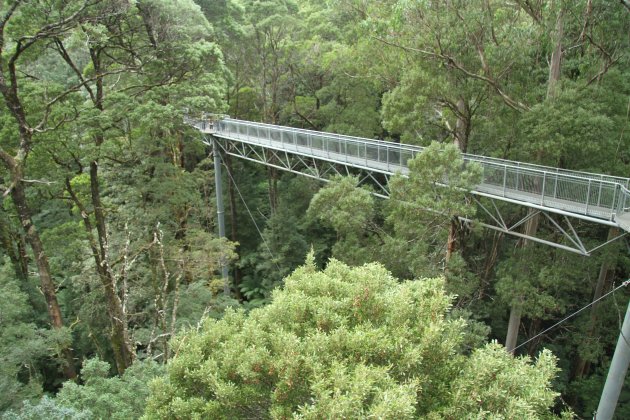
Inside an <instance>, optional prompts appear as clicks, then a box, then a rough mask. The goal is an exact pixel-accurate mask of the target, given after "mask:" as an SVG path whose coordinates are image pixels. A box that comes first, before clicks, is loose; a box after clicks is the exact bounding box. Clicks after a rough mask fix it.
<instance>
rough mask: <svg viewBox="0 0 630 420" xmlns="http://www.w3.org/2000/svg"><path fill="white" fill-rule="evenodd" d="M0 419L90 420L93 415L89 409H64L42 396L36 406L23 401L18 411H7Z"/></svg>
mask: <svg viewBox="0 0 630 420" xmlns="http://www.w3.org/2000/svg"><path fill="white" fill-rule="evenodd" d="M1 418H2V420H41V419H59V420H91V419H93V418H94V415H93V414H92V412H91V411H90V410H89V408H85V409H82V410H76V409H74V408H68V407H64V406H62V405H59V404H58V403H57V401H56V400H54V399H52V398H50V397H48V396H44V398H42V399H41V400H39V401H38V402H37V404H33V403H31V402H29V401H24V403H23V405H22V406H21V407H20V409H19V411H7V412H5V413H4V414H3V415H2V417H1Z"/></svg>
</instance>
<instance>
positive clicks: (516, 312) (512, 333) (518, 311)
mask: <svg viewBox="0 0 630 420" xmlns="http://www.w3.org/2000/svg"><path fill="white" fill-rule="evenodd" d="M535 211H536V210H535V209H529V213H530V214H531V213H532V212H535ZM539 221H540V218H539V215H535V216H532V217H531V218H530V219H529V220H527V222H526V223H525V232H524V233H525V235H527V236H534V235H536V232H537V231H538V223H539ZM530 245H531V241H528V240H527V239H522V240H521V243H520V247H521V248H522V249H524V248H527V247H528V246H530ZM522 313H523V302H522V300H521V299H520V298H517V299H516V301H515V302H512V308H511V309H510V320H509V322H508V332H507V336H506V338H505V348H506V349H507V351H508V352H510V353H514V349H515V348H516V343H517V341H518V330H519V328H520V326H521V315H522Z"/></svg>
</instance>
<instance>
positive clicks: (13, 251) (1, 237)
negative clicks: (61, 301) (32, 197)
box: [0, 200, 28, 281]
mask: <svg viewBox="0 0 630 420" xmlns="http://www.w3.org/2000/svg"><path fill="white" fill-rule="evenodd" d="M16 236H19V235H16V234H15V232H13V229H12V228H11V223H10V222H9V218H8V215H7V214H6V212H5V211H4V210H3V209H2V201H1V200H0V248H2V249H3V250H4V252H5V253H6V254H7V255H8V256H9V259H10V260H11V264H12V265H13V271H14V272H15V277H16V278H17V279H19V280H21V281H26V280H27V279H28V260H27V258H26V254H25V253H24V252H23V247H22V246H21V244H20V242H21V238H18V240H16Z"/></svg>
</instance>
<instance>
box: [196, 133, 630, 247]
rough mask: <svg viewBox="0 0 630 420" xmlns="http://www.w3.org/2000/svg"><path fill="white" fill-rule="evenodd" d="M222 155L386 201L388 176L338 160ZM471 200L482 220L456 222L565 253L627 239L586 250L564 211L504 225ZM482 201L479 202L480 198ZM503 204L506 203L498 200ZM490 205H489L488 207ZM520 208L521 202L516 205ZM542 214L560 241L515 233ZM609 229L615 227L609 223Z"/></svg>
mask: <svg viewBox="0 0 630 420" xmlns="http://www.w3.org/2000/svg"><path fill="white" fill-rule="evenodd" d="M204 143H205V144H207V145H212V143H211V142H210V141H208V140H205V141H204ZM218 144H219V146H220V148H221V149H222V151H223V153H226V154H228V155H231V156H234V157H237V158H239V159H244V160H248V161H250V162H255V163H260V164H263V165H267V166H270V167H273V168H276V169H280V170H283V171H287V172H291V173H294V174H297V175H302V176H306V177H309V178H313V179H317V180H320V181H324V182H329V181H330V178H332V177H334V176H336V175H340V176H356V177H358V178H359V184H358V185H363V184H369V185H371V186H372V187H373V188H374V191H373V192H372V194H374V195H375V196H377V197H381V198H389V197H390V192H389V188H388V185H389V180H390V178H391V175H390V174H386V173H381V172H375V171H371V170H369V169H368V168H357V167H356V166H354V165H351V164H345V163H343V162H339V161H329V160H326V159H323V158H315V157H306V156H303V155H300V154H298V153H291V151H287V150H277V149H274V148H269V147H264V146H261V145H254V144H249V143H244V142H241V141H238V140H229V139H225V138H222V139H221V141H219V142H218ZM470 197H471V199H472V201H473V202H474V203H475V204H477V206H478V208H479V209H480V210H481V214H483V216H484V220H485V221H483V222H482V221H480V220H473V219H469V218H466V217H459V220H460V221H461V222H462V223H463V224H464V225H466V226H469V227H474V226H482V227H484V228H488V229H492V230H496V231H498V232H502V233H504V234H507V235H511V236H515V237H518V238H522V239H527V240H529V241H532V242H537V243H541V244H544V245H548V246H552V247H555V248H558V249H562V250H565V251H570V252H574V253H577V254H580V255H584V256H589V255H591V253H593V252H595V251H597V250H598V249H600V248H602V247H604V246H605V245H608V244H610V243H612V242H615V241H617V240H619V239H622V238H625V237H627V236H628V233H629V232H623V231H622V232H621V233H620V234H619V235H618V236H616V237H615V238H613V239H611V240H608V241H606V242H604V243H601V244H599V245H598V246H596V247H594V248H591V249H588V248H587V247H586V246H585V244H584V242H583V241H582V239H581V238H580V235H579V234H578V232H577V230H576V229H575V227H574V225H573V222H572V219H574V218H575V216H573V215H571V214H567V213H565V212H551V211H549V210H548V209H545V208H542V207H541V208H536V207H535V206H532V207H531V208H532V209H533V210H534V211H530V212H527V214H526V215H525V216H523V217H522V218H520V219H519V220H517V221H516V222H512V223H507V222H506V218H505V217H504V216H503V214H502V212H501V210H500V207H499V206H497V200H496V199H494V198H492V197H491V196H479V195H476V194H471V195H470ZM482 198H483V200H484V202H482V200H481V199H482ZM500 201H501V202H505V200H500ZM488 203H489V204H488ZM518 204H520V205H523V204H524V203H518ZM538 215H542V216H544V217H545V220H547V221H548V222H549V223H548V225H549V226H550V227H551V228H552V229H553V230H554V231H556V232H557V233H559V234H560V235H559V238H560V239H562V240H560V241H552V240H549V239H544V238H540V237H536V236H531V235H526V234H524V233H522V232H518V231H516V229H517V228H519V227H520V226H523V225H524V224H525V223H526V222H527V221H528V220H530V219H531V218H533V217H534V216H538ZM610 225H611V226H614V224H612V223H610Z"/></svg>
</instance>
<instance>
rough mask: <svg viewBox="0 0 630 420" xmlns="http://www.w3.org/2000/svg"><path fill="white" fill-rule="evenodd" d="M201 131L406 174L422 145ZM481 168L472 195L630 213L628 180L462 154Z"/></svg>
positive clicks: (240, 128)
mask: <svg viewBox="0 0 630 420" xmlns="http://www.w3.org/2000/svg"><path fill="white" fill-rule="evenodd" d="M188 123H189V124H191V125H194V126H195V127H196V128H198V129H199V130H201V131H204V132H208V133H212V134H214V135H216V136H217V137H225V138H229V139H233V140H238V141H243V142H247V143H253V144H258V145H261V146H265V147H271V148H274V149H276V150H283V151H289V152H294V153H297V154H300V155H303V156H311V157H316V158H321V159H326V160H329V161H333V162H340V163H344V164H347V165H350V166H355V167H359V168H364V169H369V170H372V171H375V172H381V173H387V174H394V173H397V172H400V173H403V174H405V173H407V172H408V168H407V162H408V161H409V160H410V159H412V158H413V157H414V156H416V155H417V154H418V153H422V151H423V150H424V148H423V147H419V146H412V145H405V144H398V143H393V142H387V141H382V140H371V139H364V138H360V137H352V136H344V135H339V134H332V133H323V132H317V131H311V130H304V129H299V128H291V127H282V126H276V125H270V124H262V123H255V122H249V121H241V120H235V119H231V118H223V119H218V120H215V121H212V120H211V119H197V120H194V119H189V120H188ZM463 158H464V161H465V162H467V163H472V162H474V163H476V164H478V165H479V166H480V167H481V168H482V170H483V172H482V180H481V183H480V184H479V185H478V186H477V187H476V188H475V189H474V190H473V193H477V194H480V195H486V196H489V197H493V198H501V199H507V200H508V201H517V202H522V203H528V204H531V205H533V206H537V207H546V208H551V209H555V210H559V211H561V212H568V213H572V214H579V215H585V216H590V217H594V218H598V219H604V220H608V221H613V220H614V219H615V217H616V216H619V215H622V214H624V213H628V212H630V208H629V207H630V192H629V189H630V179H628V178H622V177H614V176H609V175H601V174H594V173H588V172H578V171H569V170H564V169H558V168H552V167H547V166H541V165H534V164H528V163H522V162H516V161H510V160H503V159H495V158H489V157H485V156H477V155H471V154H464V155H463Z"/></svg>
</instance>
